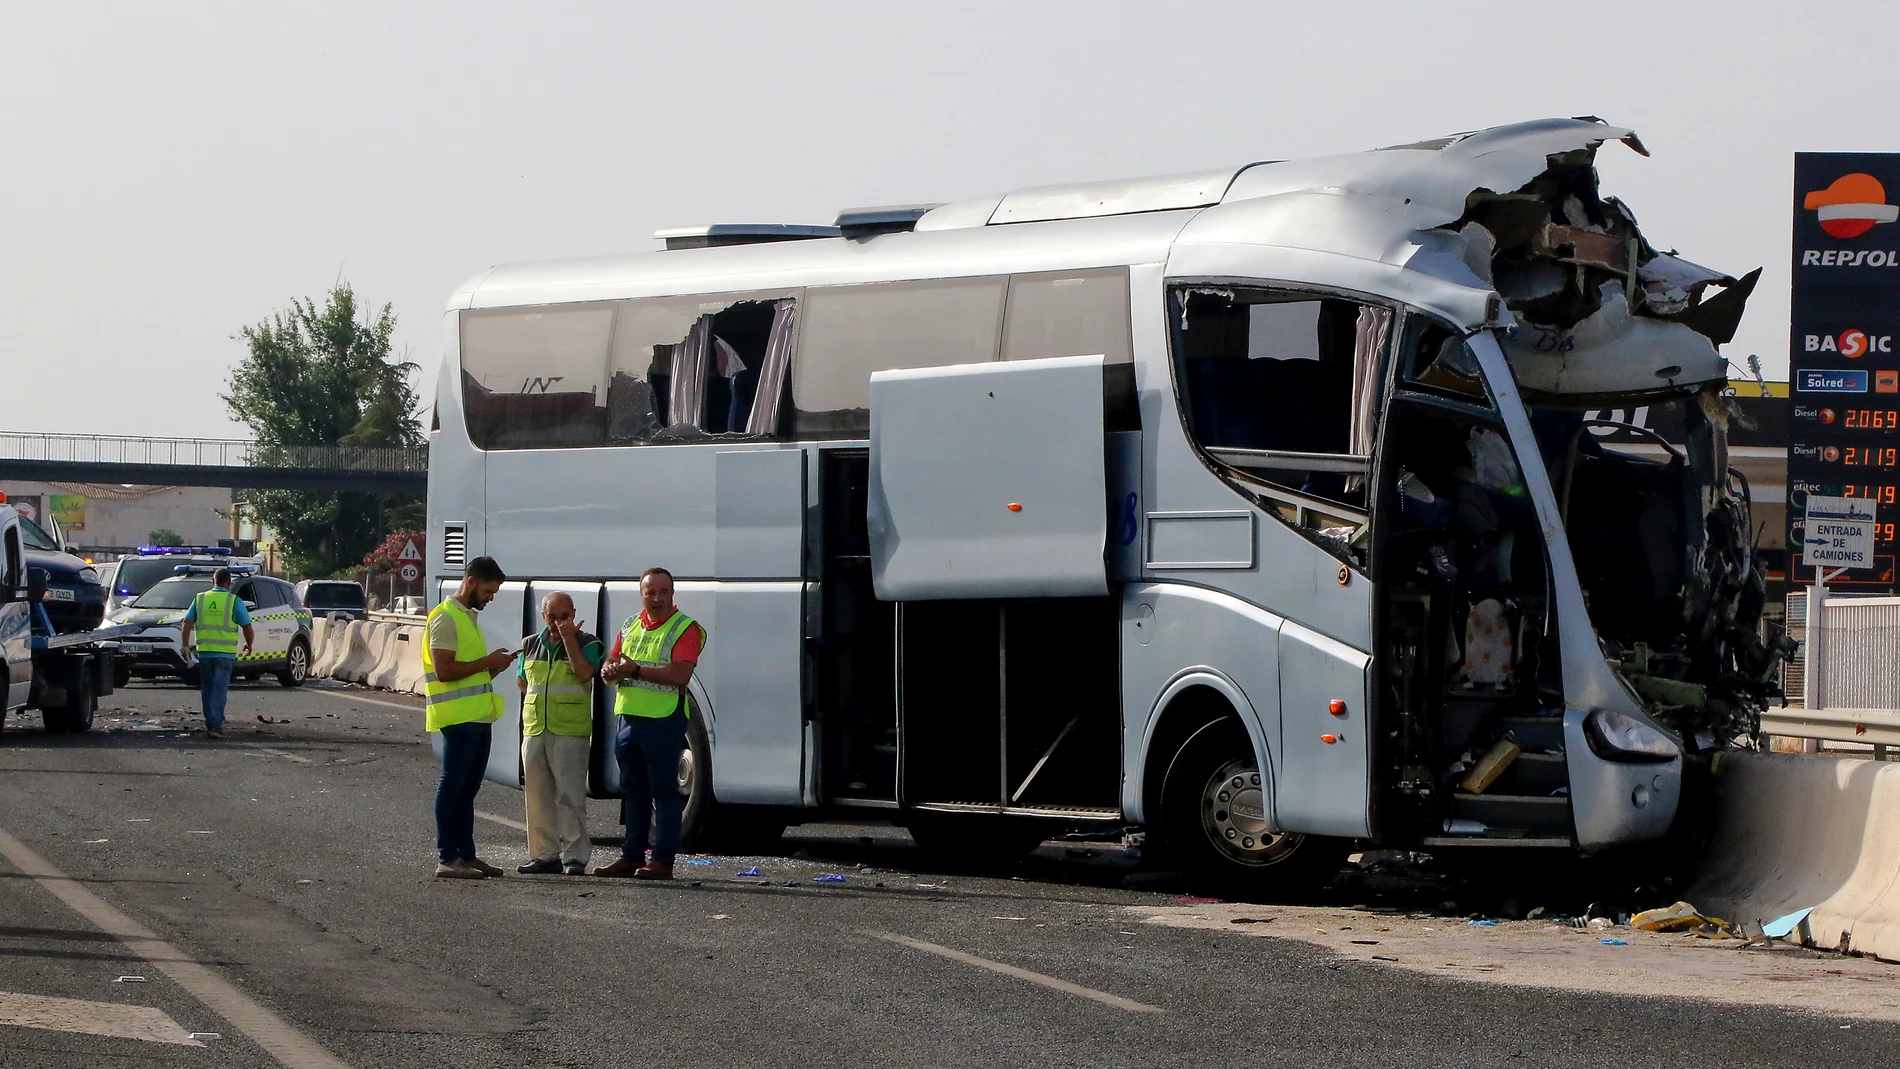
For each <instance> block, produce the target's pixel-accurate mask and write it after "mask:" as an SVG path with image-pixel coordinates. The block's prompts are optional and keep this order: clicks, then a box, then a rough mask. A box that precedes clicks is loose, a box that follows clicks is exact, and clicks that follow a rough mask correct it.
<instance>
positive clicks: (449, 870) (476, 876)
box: [435, 861, 487, 880]
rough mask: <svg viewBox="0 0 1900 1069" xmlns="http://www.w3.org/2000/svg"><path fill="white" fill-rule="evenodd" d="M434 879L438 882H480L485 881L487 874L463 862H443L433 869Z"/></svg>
mask: <svg viewBox="0 0 1900 1069" xmlns="http://www.w3.org/2000/svg"><path fill="white" fill-rule="evenodd" d="M435 878H436V879H438V880H480V879H486V878H487V874H486V873H484V872H482V870H480V869H478V868H473V867H471V866H470V865H469V864H468V863H467V862H464V861H445V862H442V863H441V864H438V865H437V866H436V867H435Z"/></svg>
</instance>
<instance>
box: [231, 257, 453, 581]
mask: <svg viewBox="0 0 1900 1069" xmlns="http://www.w3.org/2000/svg"><path fill="white" fill-rule="evenodd" d="M359 312H360V314H359ZM395 330H396V316H395V313H394V312H393V311H391V309H390V306H389V305H387V304H385V305H383V307H382V308H381V309H380V310H379V311H377V312H375V313H374V314H372V313H371V312H370V311H369V310H368V309H359V308H358V305H357V300H356V293H355V291H354V290H352V289H351V288H350V285H349V283H347V282H341V281H339V282H338V283H337V285H336V287H335V288H333V289H332V290H331V291H330V292H329V293H328V294H327V295H326V296H325V297H324V302H323V305H322V306H321V307H319V306H318V305H317V303H316V302H315V301H309V300H293V301H292V302H291V306H290V309H289V310H288V311H283V312H275V313H272V315H271V316H270V318H268V319H266V320H264V321H262V322H260V323H258V324H257V325H256V326H251V327H245V328H244V329H243V330H242V331H241V332H240V336H241V337H242V338H243V339H244V342H245V345H246V346H247V347H248V348H249V350H250V351H249V353H248V355H246V357H245V358H244V361H243V363H242V364H240V365H239V366H238V371H237V375H236V377H235V378H234V380H233V382H232V385H231V391H230V392H229V393H227V394H224V395H223V398H224V403H225V404H226V405H227V406H229V407H230V410H231V414H232V415H233V416H235V417H236V418H237V419H238V420H239V421H241V422H242V423H244V424H245V425H246V426H248V427H250V429H251V433H252V434H253V435H255V436H256V440H257V442H258V443H259V444H260V445H261V446H264V447H266V449H269V448H270V447H288V446H318V445H351V446H378V445H382V446H420V445H422V444H423V438H422V424H421V422H420V421H419V420H418V419H417V418H416V400H417V399H416V390H415V387H414V386H413V385H411V384H410V377H411V375H412V374H413V373H414V372H415V371H416V365H415V364H414V363H412V362H410V361H407V360H397V359H393V358H392V357H391V355H390V337H391V335H392V334H394V333H395ZM246 499H247V500H248V501H250V503H251V504H252V505H253V506H254V507H255V508H256V509H257V515H258V518H259V519H260V520H262V521H263V522H264V523H265V524H266V525H267V526H269V527H270V528H271V529H272V530H274V531H275V532H276V535H277V541H278V544H279V546H280V547H281V548H282V550H283V553H284V556H285V558H286V560H287V562H288V564H289V565H290V567H291V569H292V570H293V571H295V572H298V573H301V574H304V575H328V574H331V573H334V572H338V571H341V570H344V569H347V568H349V567H350V566H352V565H354V564H355V563H356V562H357V561H358V560H359V559H361V558H362V556H363V554H364V553H366V552H368V551H369V550H370V549H372V548H374V547H375V546H376V544H377V542H378V541H379V540H380V539H381V538H382V535H383V531H384V530H385V529H386V527H385V523H386V522H387V520H386V517H387V516H390V515H396V516H400V517H401V518H403V519H404V520H407V519H408V518H409V517H411V516H418V517H419V516H420V514H421V511H422V508H423V502H422V499H421V497H420V496H418V495H415V494H374V493H366V492H358V491H343V492H335V491H292V490H254V491H251V492H250V493H248V494H247V495H246ZM405 525H407V524H405Z"/></svg>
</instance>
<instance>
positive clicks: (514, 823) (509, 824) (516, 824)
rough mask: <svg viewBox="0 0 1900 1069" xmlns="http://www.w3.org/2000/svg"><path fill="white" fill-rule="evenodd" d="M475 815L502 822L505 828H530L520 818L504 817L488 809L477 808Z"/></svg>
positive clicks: (525, 829) (523, 829)
mask: <svg viewBox="0 0 1900 1069" xmlns="http://www.w3.org/2000/svg"><path fill="white" fill-rule="evenodd" d="M475 815H476V816H478V817H480V818H482V819H483V820H492V821H494V822H495V823H497V824H500V825H501V826H502V827H505V828H513V829H515V830H516V831H527V830H528V826H527V825H526V824H523V823H522V822H520V821H518V820H511V819H509V818H508V817H504V816H502V815H500V814H499V813H490V812H488V811H487V810H483V809H477V810H476V811H475Z"/></svg>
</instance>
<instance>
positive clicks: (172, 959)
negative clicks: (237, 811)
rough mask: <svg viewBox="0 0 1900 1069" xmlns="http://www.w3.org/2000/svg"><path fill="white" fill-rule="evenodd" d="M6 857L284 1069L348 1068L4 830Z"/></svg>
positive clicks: (0, 837) (0, 850) (0, 853)
mask: <svg viewBox="0 0 1900 1069" xmlns="http://www.w3.org/2000/svg"><path fill="white" fill-rule="evenodd" d="M0 857H4V858H6V859H7V860H8V861H9V862H11V863H12V864H13V867H14V868H16V869H19V870H20V872H21V873H23V874H24V875H27V876H30V877H32V879H33V880H34V882H36V883H38V884H39V885H40V886H41V887H44V888H46V890H47V891H49V892H51V893H52V895H53V896H54V897H55V898H58V899H59V900H60V901H61V902H64V903H66V905H67V907H68V908H70V909H71V910H72V911H73V912H74V913H77V914H79V915H80V916H81V917H84V918H85V919H86V920H88V921H90V922H91V923H92V925H93V927H95V928H98V929H99V930H100V931H102V932H105V933H106V934H107V935H111V936H113V937H115V938H117V939H118V940H119V942H121V943H123V944H125V947H126V949H128V950H130V951H132V953H134V954H137V955H138V956H139V957H141V958H144V959H145V960H146V961H148V962H150V963H152V964H153V965H154V966H157V968H158V970H159V971H160V972H162V973H164V974H165V975H167V976H169V977H171V978H172V979H173V980H175V981H177V983H178V986H179V987H182V988H184V989H185V990H186V991H187V992H189V993H190V994H191V996H192V997H193V998H195V999H197V1000H198V1001H199V1002H201V1003H203V1004H204V1005H205V1006H206V1008H208V1009H210V1010H211V1012H213V1013H215V1014H217V1015H218V1016H220V1017H222V1018H224V1019H225V1020H227V1021H229V1022H231V1023H232V1024H233V1025H235V1026H236V1027H237V1029H238V1031H240V1032H243V1033H244V1034H245V1035H247V1036H249V1037H251V1039H252V1040H253V1041H255V1042H256V1043H257V1045H258V1046H260V1047H262V1048H264V1050H265V1052H266V1053H268V1054H269V1055H270V1056H271V1057H272V1058H274V1059H276V1061H277V1064H279V1065H282V1066H284V1069H348V1067H347V1066H346V1065H345V1064H344V1063H343V1062H342V1061H339V1060H338V1059H337V1058H336V1056H335V1055H333V1054H331V1053H330V1052H329V1051H327V1050H324V1049H323V1048H322V1047H321V1046H319V1045H318V1044H317V1043H316V1041H314V1040H312V1039H310V1038H309V1037H308V1036H305V1035H304V1034H303V1033H301V1032H299V1031H297V1030H296V1029H295V1028H292V1027H291V1026H290V1024H289V1022H287V1021H285V1020H284V1019H283V1018H282V1017H279V1016H277V1015H276V1014H274V1013H272V1012H271V1011H269V1010H267V1009H265V1008H264V1007H262V1006H260V1005H258V1004H257V1003H255V1002H253V1001H251V1000H250V998H249V997H247V996H246V995H245V994H244V993H243V992H242V991H239V990H238V989H237V987H236V986H235V985H233V984H232V983H231V982H230V981H229V980H226V979H225V978H224V977H222V976H219V975H218V974H217V973H215V972H213V971H211V970H210V969H208V968H206V967H204V966H203V965H200V964H198V963H197V962H195V961H193V960H191V959H190V958H188V957H186V956H185V955H184V953H183V952H181V951H180V950H179V949H178V948H177V947H174V946H172V945H171V944H170V943H167V942H165V941H164V940H162V939H160V938H159V937H158V936H157V935H156V934H154V933H153V932H152V930H151V929H149V928H147V927H145V926H144V925H142V924H140V923H139V922H138V921H135V920H133V919H132V918H131V917H129V916H127V915H125V914H124V913H122V912H120V911H119V910H118V909H117V908H116V907H114V906H112V905H111V904H110V903H108V902H107V901H106V900H105V899H103V898H100V897H99V896H98V895H96V894H94V893H93V892H92V891H91V890H90V889H88V888H86V887H84V886H81V885H80V883H79V882H78V881H77V880H74V879H73V878H72V877H71V876H68V875H66V874H65V873H63V872H61V871H60V870H59V869H57V868H54V867H53V864H52V862H50V861H47V860H46V859H45V858H43V857H41V856H40V855H39V854H37V853H34V852H33V850H32V849H31V848H29V847H28V846H27V845H26V844H25V843H23V842H21V841H20V840H18V839H15V838H14V837H13V836H11V835H9V834H7V832H6V831H4V830H0Z"/></svg>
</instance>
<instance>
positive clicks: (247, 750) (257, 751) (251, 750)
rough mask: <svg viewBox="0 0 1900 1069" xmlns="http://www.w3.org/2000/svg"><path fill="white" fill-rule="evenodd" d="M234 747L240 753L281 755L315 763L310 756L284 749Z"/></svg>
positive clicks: (299, 762) (305, 763) (303, 763)
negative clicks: (302, 755)
mask: <svg viewBox="0 0 1900 1069" xmlns="http://www.w3.org/2000/svg"><path fill="white" fill-rule="evenodd" d="M232 749H233V750H236V751H237V752H238V753H249V754H265V755H268V756H270V757H281V758H283V759H284V760H286V761H295V762H297V763H298V764H300V765H308V764H312V763H313V762H312V761H311V760H310V759H309V758H308V757H298V756H297V755H296V754H294V753H285V752H284V751H282V750H266V749H264V748H263V747H262V746H241V747H240V746H233V747H232Z"/></svg>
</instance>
